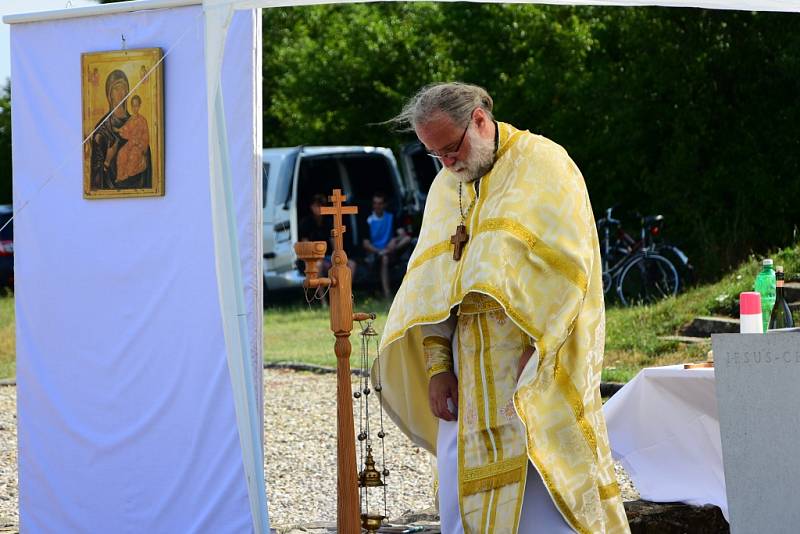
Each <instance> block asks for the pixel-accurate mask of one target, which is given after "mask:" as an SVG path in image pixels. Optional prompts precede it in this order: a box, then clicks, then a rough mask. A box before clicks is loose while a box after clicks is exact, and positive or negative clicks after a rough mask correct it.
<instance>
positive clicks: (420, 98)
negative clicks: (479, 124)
mask: <svg viewBox="0 0 800 534" xmlns="http://www.w3.org/2000/svg"><path fill="white" fill-rule="evenodd" d="M493 106H494V102H493V101H492V97H491V96H489V93H488V92H487V91H486V89H484V88H483V87H479V86H477V85H472V84H468V83H461V82H450V83H433V84H430V85H426V86H425V87H423V88H422V89H420V90H419V91H418V92H417V94H415V95H414V96H413V97H411V98H410V99H409V101H408V102H407V103H406V105H405V106H403V110H402V111H401V112H400V113H399V114H398V115H397V116H395V117H393V118H391V119H389V120H388V121H386V122H387V123H390V124H394V125H395V127H396V128H397V129H398V130H399V131H402V132H409V131H413V130H416V128H417V126H420V125H423V124H426V123H427V122H428V121H429V120H430V119H432V118H433V117H434V116H435V115H436V114H437V113H444V114H445V115H447V116H448V117H450V119H451V120H452V121H453V123H455V124H456V125H461V126H464V125H466V124H467V123H468V122H469V119H470V117H471V116H472V112H473V111H475V108H481V109H483V111H485V112H486V114H487V115H488V116H489V119H492V118H493V117H492V107H493Z"/></svg>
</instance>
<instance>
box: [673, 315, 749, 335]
mask: <svg viewBox="0 0 800 534" xmlns="http://www.w3.org/2000/svg"><path fill="white" fill-rule="evenodd" d="M738 332H739V319H733V318H731V317H717V316H707V317H696V318H695V319H694V320H693V321H692V322H691V324H690V325H689V326H687V327H686V328H684V329H683V330H682V331H681V335H683V336H689V337H709V336H711V334H733V333H738Z"/></svg>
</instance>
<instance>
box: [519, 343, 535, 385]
mask: <svg viewBox="0 0 800 534" xmlns="http://www.w3.org/2000/svg"><path fill="white" fill-rule="evenodd" d="M531 356H533V347H532V346H531V347H528V348H527V349H525V350H524V351H523V352H522V356H520V358H519V364H518V366H517V380H519V377H520V376H522V370H523V369H525V366H526V365H528V360H530V359H531Z"/></svg>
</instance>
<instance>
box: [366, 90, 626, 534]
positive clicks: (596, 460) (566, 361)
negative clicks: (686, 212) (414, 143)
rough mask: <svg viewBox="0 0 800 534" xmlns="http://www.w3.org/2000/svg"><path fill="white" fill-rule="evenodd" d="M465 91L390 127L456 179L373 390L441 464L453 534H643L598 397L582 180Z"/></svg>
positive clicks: (596, 308) (409, 276)
mask: <svg viewBox="0 0 800 534" xmlns="http://www.w3.org/2000/svg"><path fill="white" fill-rule="evenodd" d="M492 106H493V102H492V98H491V97H490V96H489V94H488V93H487V92H486V91H485V90H484V89H483V88H481V87H477V86H474V85H468V84H462V83H444V84H435V85H430V86H427V87H424V88H422V89H421V90H420V91H419V92H418V93H417V94H416V95H415V96H414V97H413V98H411V99H410V101H409V102H408V103H407V104H406V106H405V107H404V108H403V110H402V112H401V113H400V114H399V115H398V116H397V117H395V118H394V119H392V121H391V122H394V123H395V124H399V125H401V126H402V127H404V128H405V129H407V130H413V131H414V132H415V133H416V135H417V137H418V138H419V140H420V141H421V142H422V143H423V144H424V145H425V147H426V149H427V151H428V153H429V154H430V156H432V157H434V158H437V159H439V160H440V161H441V162H442V164H443V168H442V170H441V172H439V174H438V175H437V176H436V179H435V180H434V181H433V184H432V185H431V188H430V192H429V194H428V199H427V204H426V207H425V213H424V217H423V222H422V229H421V232H420V235H419V241H418V243H417V246H416V249H415V250H414V253H413V255H412V256H411V259H410V261H409V265H408V270H407V273H406V276H405V279H404V280H403V284H402V285H401V287H400V289H399V291H398V293H397V295H396V297H395V299H394V302H393V304H392V307H391V310H390V312H389V317H388V319H387V323H386V327H385V329H384V337H383V341H382V344H381V352H380V358H379V360H378V363H377V364H376V365H375V366H374V367H373V371H372V372H373V378H374V379H375V380H377V379H378V376H377V375H378V374H380V379H381V380H382V383H383V384H382V387H383V389H382V394H383V399H384V403H385V406H386V407H387V409H388V412H389V414H390V415H391V416H392V418H393V419H394V421H395V422H396V423H397V424H398V426H399V427H400V428H401V429H402V430H403V431H404V432H405V433H406V434H407V435H408V436H409V437H410V438H411V439H412V440H413V441H414V442H416V443H417V444H419V445H420V446H422V447H424V448H426V449H427V450H428V451H430V452H431V453H432V454H434V455H435V456H436V459H437V462H436V463H437V470H438V483H439V491H438V496H439V511H440V516H441V524H442V532H444V533H446V534H452V533H460V532H470V533H471V532H476V533H477V532H481V533H485V532H496V533H506V532H509V533H510V532H524V533H526V534H538V533H542V534H557V533H562V532H579V533H585V534H600V533H626V532H630V529H629V526H628V522H627V519H626V516H625V510H624V508H623V505H622V498H621V496H620V491H619V486H618V485H617V481H616V477H615V473H614V465H613V462H612V459H611V453H610V450H609V446H608V436H607V433H606V425H605V420H604V419H603V412H602V402H601V399H600V387H599V386H600V372H601V369H602V362H603V346H604V341H605V330H604V328H605V310H604V303H603V289H602V279H601V265H600V251H599V247H598V239H597V232H596V230H595V223H594V217H593V215H592V208H591V205H590V203H589V196H588V193H587V191H586V186H585V184H584V181H583V177H582V176H581V173H580V171H579V170H578V168H577V167H576V165H575V163H573V161H572V160H571V159H570V157H569V155H568V154H567V153H566V151H565V150H564V149H563V148H562V147H560V146H559V145H557V144H556V143H554V142H552V141H550V140H549V139H546V138H544V137H542V136H539V135H535V134H532V133H530V132H528V131H522V130H518V129H516V128H515V127H513V126H511V125H510V124H505V123H502V122H497V121H495V120H494V118H493V116H492Z"/></svg>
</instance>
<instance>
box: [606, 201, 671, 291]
mask: <svg viewBox="0 0 800 534" xmlns="http://www.w3.org/2000/svg"><path fill="white" fill-rule="evenodd" d="M614 209H615V206H614V207H611V208H608V209H607V210H606V216H605V217H604V218H602V219H600V220H599V221H597V226H598V230H599V232H598V233H600V234H601V235H602V242H601V248H600V252H601V259H602V262H603V263H602V267H603V293H604V294H606V295H608V294H609V291H610V290H611V288H612V287H613V288H614V289H615V292H616V294H617V297H618V298H619V300H620V302H621V303H622V305H623V306H631V305H635V304H651V303H653V302H656V301H657V300H660V299H662V298H665V297H669V296H673V295H676V294H677V293H678V290H679V288H680V277H679V275H678V271H677V269H676V268H675V266H674V265H673V263H672V262H671V261H670V260H669V259H667V258H665V257H664V256H662V255H660V254H658V253H657V251H656V250H655V247H654V245H653V244H652V243H648V240H647V237H646V235H645V224H644V219H643V224H642V238H641V239H640V240H639V241H635V240H633V238H632V237H631V236H630V235H628V234H627V233H626V232H624V230H622V223H621V222H620V221H619V220H617V219H614V218H613V217H612V212H613V210H614ZM657 217H660V219H659V221H660V220H663V217H661V216H660V215H659V216H657ZM648 222H649V221H648ZM612 231H614V233H615V236H616V237H617V239H616V240H614V241H612V238H611V234H612Z"/></svg>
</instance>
